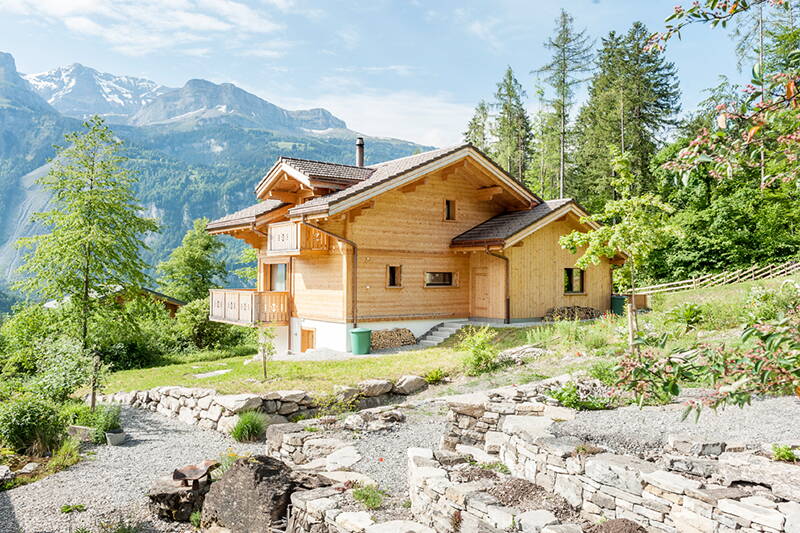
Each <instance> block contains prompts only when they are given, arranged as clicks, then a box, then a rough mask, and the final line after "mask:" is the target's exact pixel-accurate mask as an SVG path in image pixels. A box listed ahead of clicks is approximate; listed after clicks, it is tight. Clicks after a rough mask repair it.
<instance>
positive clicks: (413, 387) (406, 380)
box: [392, 376, 428, 395]
mask: <svg viewBox="0 0 800 533" xmlns="http://www.w3.org/2000/svg"><path fill="white" fill-rule="evenodd" d="M427 386H428V383H427V382H426V381H425V380H424V379H422V378H421V377H419V376H400V379H398V380H397V383H395V384H394V389H393V390H392V392H394V393H395V394H403V395H408V394H414V393H415V392H417V391H421V390H422V389H424V388H425V387H427Z"/></svg>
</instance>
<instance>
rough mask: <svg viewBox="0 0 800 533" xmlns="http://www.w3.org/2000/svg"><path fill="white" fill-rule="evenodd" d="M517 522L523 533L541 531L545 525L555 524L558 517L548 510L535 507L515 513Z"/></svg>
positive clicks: (537, 532)
mask: <svg viewBox="0 0 800 533" xmlns="http://www.w3.org/2000/svg"><path fill="white" fill-rule="evenodd" d="M517 522H518V523H519V525H520V526H521V527H522V531H523V533H541V531H542V529H544V528H545V527H546V526H550V525H553V524H557V523H558V519H557V518H556V515H554V514H553V513H551V512H550V511H547V510H545V509H537V510H535V511H526V512H524V513H522V514H520V515H517Z"/></svg>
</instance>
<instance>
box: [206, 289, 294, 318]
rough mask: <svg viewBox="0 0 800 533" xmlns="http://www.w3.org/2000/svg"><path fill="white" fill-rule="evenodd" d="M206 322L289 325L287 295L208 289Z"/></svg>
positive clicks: (249, 290)
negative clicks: (209, 295)
mask: <svg viewBox="0 0 800 533" xmlns="http://www.w3.org/2000/svg"><path fill="white" fill-rule="evenodd" d="M210 292H211V309H210V310H209V315H208V318H209V320H211V321H213V322H226V323H228V324H238V325H241V326H254V325H257V324H273V325H286V324H288V323H289V316H290V314H291V313H290V308H289V293H288V292H258V291H256V290H254V289H212V290H211V291H210Z"/></svg>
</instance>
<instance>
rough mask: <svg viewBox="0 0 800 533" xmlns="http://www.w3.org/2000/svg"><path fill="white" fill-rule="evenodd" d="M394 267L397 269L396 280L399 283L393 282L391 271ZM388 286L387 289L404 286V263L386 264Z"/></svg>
mask: <svg viewBox="0 0 800 533" xmlns="http://www.w3.org/2000/svg"><path fill="white" fill-rule="evenodd" d="M393 268H395V269H397V270H396V271H395V282H396V283H397V285H392V284H391V280H392V276H391V274H390V271H391V269H393ZM386 288H387V289H402V288H403V265H386Z"/></svg>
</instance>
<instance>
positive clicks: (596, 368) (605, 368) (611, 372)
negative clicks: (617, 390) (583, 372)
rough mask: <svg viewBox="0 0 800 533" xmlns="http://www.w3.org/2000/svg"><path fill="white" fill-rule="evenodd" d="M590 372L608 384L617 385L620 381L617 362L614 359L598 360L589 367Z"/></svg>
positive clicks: (591, 375)
mask: <svg viewBox="0 0 800 533" xmlns="http://www.w3.org/2000/svg"><path fill="white" fill-rule="evenodd" d="M588 374H589V376H590V377H593V378H594V379H596V380H598V381H602V382H603V383H605V384H606V385H615V384H616V383H617V381H619V376H618V372H617V364H616V363H614V362H613V361H597V362H596V363H593V364H592V366H590V367H589V370H588Z"/></svg>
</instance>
